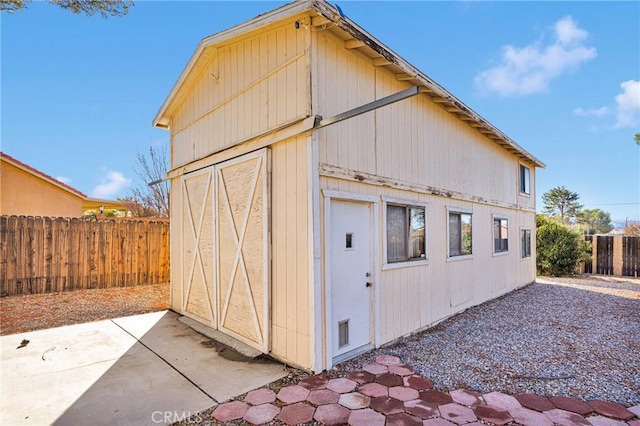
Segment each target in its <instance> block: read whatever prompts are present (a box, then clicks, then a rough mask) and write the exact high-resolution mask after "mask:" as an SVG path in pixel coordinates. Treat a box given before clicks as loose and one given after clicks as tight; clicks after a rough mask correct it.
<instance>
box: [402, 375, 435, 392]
mask: <svg viewBox="0 0 640 426" xmlns="http://www.w3.org/2000/svg"><path fill="white" fill-rule="evenodd" d="M402 380H403V382H404V385H405V386H409V387H410V388H413V389H415V390H418V391H423V390H427V389H431V388H433V383H431V380H429V379H427V378H424V377H422V376H417V375H413V376H409V377H404V378H403V379H402Z"/></svg>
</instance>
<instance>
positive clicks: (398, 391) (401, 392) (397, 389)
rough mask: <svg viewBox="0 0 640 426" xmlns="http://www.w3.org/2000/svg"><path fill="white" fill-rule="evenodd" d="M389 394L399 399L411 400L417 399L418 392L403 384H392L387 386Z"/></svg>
mask: <svg viewBox="0 0 640 426" xmlns="http://www.w3.org/2000/svg"><path fill="white" fill-rule="evenodd" d="M389 396H390V397H391V398H395V399H399V400H400V401H411V400H412V399H418V398H419V397H420V392H418V391H417V390H415V389H411V388H407V387H404V386H394V387H392V388H389Z"/></svg>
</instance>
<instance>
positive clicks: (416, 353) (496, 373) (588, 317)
mask: <svg viewBox="0 0 640 426" xmlns="http://www.w3.org/2000/svg"><path fill="white" fill-rule="evenodd" d="M380 354H389V355H396V356H399V357H400V358H401V360H402V361H403V362H405V363H408V364H411V365H412V366H413V367H414V368H415V370H416V373H417V374H421V375H423V376H424V377H427V378H429V379H431V380H432V381H433V383H434V386H435V387H436V388H437V389H439V390H441V391H445V392H446V391H451V390H455V389H459V388H466V389H470V390H476V391H479V392H481V393H487V392H491V391H501V392H505V393H509V394H517V393H520V392H531V393H535V394H538V395H542V396H556V395H563V396H571V397H575V398H579V399H582V400H591V399H604V400H609V401H614V402H618V403H621V404H624V405H626V406H632V405H636V404H639V403H640V280H634V279H629V280H623V279H613V278H609V279H599V278H593V277H576V278H539V279H538V280H537V282H536V283H534V284H531V285H529V286H527V287H525V288H523V289H520V290H517V291H514V292H512V293H510V294H507V295H505V296H502V297H500V298H498V299H495V300H492V301H489V302H486V303H484V304H482V305H480V306H476V307H473V308H470V309H467V310H466V311H464V312H463V313H461V314H458V315H456V316H454V317H451V318H449V319H448V320H446V321H443V322H442V323H440V324H438V325H437V326H436V327H434V328H431V329H429V330H427V331H425V332H422V333H419V334H416V335H412V336H409V337H405V338H402V339H400V340H398V341H396V342H394V343H393V344H392V345H390V346H387V347H383V348H380V349H377V350H374V351H371V352H368V353H366V354H363V355H361V356H359V357H357V358H354V359H352V360H349V361H347V362H344V363H342V364H340V365H338V366H336V367H335V368H334V369H333V370H332V371H331V372H329V373H330V374H331V375H334V374H342V373H346V372H347V371H351V370H355V369H360V368H361V367H362V366H363V365H364V364H367V363H370V362H373V360H374V359H375V357H376V356H377V355H380Z"/></svg>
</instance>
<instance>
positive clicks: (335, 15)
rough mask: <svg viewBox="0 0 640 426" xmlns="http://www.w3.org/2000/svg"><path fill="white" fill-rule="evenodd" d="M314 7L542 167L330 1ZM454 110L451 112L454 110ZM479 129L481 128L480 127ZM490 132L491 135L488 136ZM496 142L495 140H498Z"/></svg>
mask: <svg viewBox="0 0 640 426" xmlns="http://www.w3.org/2000/svg"><path fill="white" fill-rule="evenodd" d="M313 3H314V6H315V7H314V8H315V9H316V10H317V11H318V13H320V14H322V15H323V16H324V17H325V18H327V19H329V20H331V21H332V22H333V23H334V24H336V25H337V26H338V27H340V28H341V29H342V30H343V31H345V32H347V33H349V34H350V35H351V36H352V37H353V38H355V39H357V40H360V41H362V42H364V43H365V44H366V45H367V46H368V47H369V48H371V49H373V50H374V51H376V52H377V53H378V54H380V56H382V57H383V58H385V59H387V60H389V61H390V62H392V63H393V64H394V65H395V66H397V67H398V68H400V69H401V70H402V71H403V72H404V73H406V74H407V75H409V76H412V77H413V79H414V80H416V82H418V83H419V85H420V86H422V87H423V88H424V90H423V91H424V92H425V93H427V94H428V95H429V96H432V97H438V98H440V99H444V101H445V103H447V104H448V105H450V108H452V110H451V111H449V110H448V112H450V113H451V114H454V115H456V116H457V117H458V118H459V119H461V120H463V119H462V118H460V116H464V117H465V119H466V121H472V122H473V123H476V124H477V126H476V125H474V126H473V127H477V128H478V131H480V132H481V133H484V134H485V135H487V136H488V137H490V138H491V139H493V140H494V141H496V143H498V144H499V145H501V146H502V147H503V148H504V149H506V150H507V151H510V152H512V153H514V154H515V155H517V156H518V157H520V158H521V159H523V160H526V161H528V162H530V163H531V164H533V165H534V166H535V167H540V168H545V167H546V165H545V164H544V163H543V162H542V161H540V160H539V159H538V158H536V157H535V156H533V155H532V154H531V153H529V152H527V151H526V150H525V149H524V148H522V147H521V146H520V145H518V144H517V143H516V142H515V141H513V140H512V139H511V138H509V137H508V136H507V135H505V134H504V133H503V132H502V131H500V130H499V129H498V128H497V127H495V126H494V125H493V124H491V123H489V122H488V121H487V120H485V119H484V118H482V117H481V116H480V115H479V114H478V113H476V112H475V111H474V110H473V109H471V108H470V107H468V106H467V105H465V104H464V102H462V101H461V100H460V99H458V98H456V97H455V96H454V95H453V94H451V93H450V92H449V91H447V90H446V89H445V88H443V87H442V86H440V85H439V84H438V83H436V82H435V81H433V80H431V79H430V78H429V77H428V76H427V75H425V74H424V73H423V72H422V71H420V70H419V69H417V68H416V67H414V66H413V65H411V64H410V63H409V62H407V61H406V60H404V59H403V58H402V57H401V56H400V55H398V54H397V53H395V52H394V51H393V50H391V49H390V48H388V47H387V46H385V45H384V44H383V43H381V42H380V41H379V40H377V39H376V38H375V37H373V36H372V35H371V34H369V33H368V32H367V31H365V30H364V29H362V28H361V27H360V26H358V24H356V23H355V22H353V21H352V20H351V19H349V18H348V17H346V16H343V15H341V14H340V13H339V12H338V10H336V9H335V8H334V7H333V6H331V5H330V4H328V3H326V2H324V1H318V2H313ZM454 111H455V112H454ZM480 129H482V130H480ZM489 135H491V136H489ZM498 141H499V142H498Z"/></svg>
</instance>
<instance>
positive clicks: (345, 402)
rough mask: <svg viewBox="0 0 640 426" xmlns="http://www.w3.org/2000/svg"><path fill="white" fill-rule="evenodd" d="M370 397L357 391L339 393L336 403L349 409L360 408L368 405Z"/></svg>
mask: <svg viewBox="0 0 640 426" xmlns="http://www.w3.org/2000/svg"><path fill="white" fill-rule="evenodd" d="M370 403H371V398H369V397H368V396H366V395H363V394H361V393H358V392H351V393H345V394H342V395H340V400H339V401H338V404H340V405H342V406H344V407H347V408H349V409H351V410H360V409H362V408H367V407H369V404H370Z"/></svg>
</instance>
